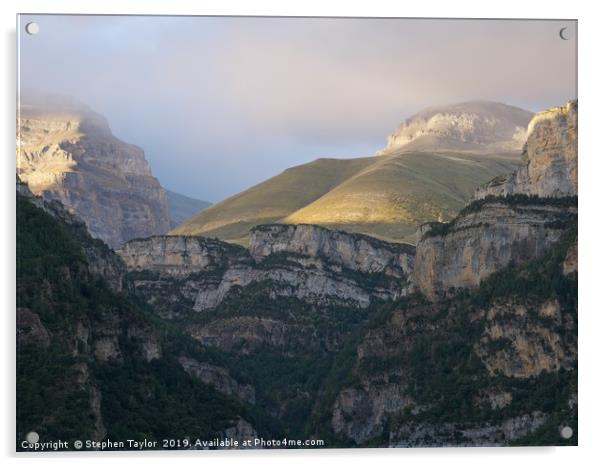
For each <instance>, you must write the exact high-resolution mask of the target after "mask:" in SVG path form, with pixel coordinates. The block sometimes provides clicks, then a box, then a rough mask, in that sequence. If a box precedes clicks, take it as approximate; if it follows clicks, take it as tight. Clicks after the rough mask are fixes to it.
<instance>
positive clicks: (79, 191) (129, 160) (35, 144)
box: [17, 96, 170, 248]
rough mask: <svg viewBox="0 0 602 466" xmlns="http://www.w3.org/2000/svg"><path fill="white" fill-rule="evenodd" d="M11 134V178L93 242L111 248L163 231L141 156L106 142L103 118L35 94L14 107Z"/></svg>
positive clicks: (157, 191) (162, 203)
mask: <svg viewBox="0 0 602 466" xmlns="http://www.w3.org/2000/svg"><path fill="white" fill-rule="evenodd" d="M17 128H18V135H17V174H18V175H19V176H20V177H21V179H22V180H23V181H24V182H26V183H27V184H28V185H29V188H30V189H31V191H32V192H33V193H34V194H39V195H42V196H43V197H44V198H45V199H48V200H51V199H54V200H58V201H60V202H61V203H62V204H63V205H64V206H65V207H66V208H67V209H68V210H69V211H70V212H72V213H75V214H76V215H77V216H78V217H79V218H81V219H82V220H83V221H84V222H85V223H86V226H87V227H88V229H89V231H90V233H91V234H92V236H94V237H96V238H100V239H102V240H103V241H105V242H106V243H107V244H109V245H110V246H111V247H113V248H116V247H119V246H120V245H121V244H123V243H124V242H125V241H127V240H129V239H131V238H138V237H146V236H150V235H153V234H161V233H165V232H167V231H168V230H169V228H170V220H169V213H168V206H167V200H166V196H165V191H164V190H163V188H162V187H161V185H160V184H159V181H157V179H156V178H154V177H153V176H152V174H151V171H150V168H149V165H148V163H147V161H146V160H145V158H144V152H143V151H142V149H140V148H139V147H137V146H134V145H131V144H127V143H125V142H123V141H121V140H119V139H117V138H116V137H115V136H113V134H112V133H111V130H110V128H109V125H108V123H107V121H106V119H105V118H104V117H103V116H101V115H99V114H98V113H96V112H94V111H92V110H91V109H89V108H88V107H86V106H85V105H83V104H81V103H79V102H77V101H74V100H72V99H68V98H65V97H55V96H35V97H33V98H32V99H31V100H24V101H23V102H21V104H20V106H19V115H18V122H17Z"/></svg>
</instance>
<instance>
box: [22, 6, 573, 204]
mask: <svg viewBox="0 0 602 466" xmlns="http://www.w3.org/2000/svg"><path fill="white" fill-rule="evenodd" d="M35 19H36V20H37V21H38V22H39V23H40V25H41V31H40V34H38V35H37V36H27V35H22V36H21V42H20V75H21V84H22V87H23V92H27V89H34V88H36V89H41V90H45V91H51V92H59V93H64V94H70V95H73V96H75V97H76V98H78V99H80V100H82V101H84V102H86V103H87V104H89V105H90V106H91V107H93V108H94V109H96V110H97V111H99V112H100V113H103V114H104V115H105V116H106V117H107V118H108V120H109V121H110V123H111V126H112V128H113V130H114V132H115V133H116V134H117V135H118V136H119V137H121V138H123V139H124V140H126V141H128V142H132V143H135V144H138V145H140V146H141V147H143V148H144V149H145V151H146V153H147V158H148V159H149V161H150V162H151V166H152V167H153V172H154V173H155V174H156V175H157V176H158V177H159V179H160V180H161V181H162V183H163V184H165V185H166V186H167V187H169V188H170V189H173V190H176V191H177V190H180V191H181V192H184V193H186V194H189V195H195V196H198V197H201V198H207V199H209V200H217V199H219V198H221V197H224V196H225V195H228V194H232V193H234V192H236V191H238V190H240V189H242V188H244V187H246V186H249V185H251V184H253V183H255V182H257V181H259V180H261V179H265V178H266V177H268V176H271V175H274V174H276V173H277V172H278V171H280V170H282V169H284V168H286V167H287V166H290V165H293V164H299V163H303V162H306V161H309V160H313V159H314V158H316V157H321V156H328V155H330V156H338V157H343V156H358V155H370V154H371V153H372V151H374V150H376V149H377V148H378V147H379V146H380V145H382V144H384V140H385V137H386V135H387V133H389V132H390V131H392V130H393V129H394V127H395V126H397V125H398V124H399V122H400V121H401V120H403V119H405V118H407V117H408V116H410V115H411V114H412V113H414V112H416V111H418V110H420V109H422V108H424V107H426V106H431V105H438V104H446V103H454V102H459V101H463V100H471V99H489V100H497V101H502V102H506V103H510V104H514V105H518V106H523V107H525V108H528V109H530V110H539V109H541V108H545V107H548V106H550V105H555V104H558V103H561V102H563V101H565V100H566V99H568V98H572V97H575V95H574V93H575V89H576V81H575V75H576V73H575V59H576V56H575V47H574V42H573V41H561V40H559V37H558V30H559V29H560V27H563V26H566V25H567V22H559V21H491V20H490V21H467V20H401V19H395V20H383V19H325V18H314V19H308V18H210V17H185V18H184V17H119V16H103V17H98V16H96V17H90V16H52V15H50V16H42V17H37V18H35ZM30 20H31V18H27V17H26V18H23V22H28V21H30ZM570 27H574V25H570Z"/></svg>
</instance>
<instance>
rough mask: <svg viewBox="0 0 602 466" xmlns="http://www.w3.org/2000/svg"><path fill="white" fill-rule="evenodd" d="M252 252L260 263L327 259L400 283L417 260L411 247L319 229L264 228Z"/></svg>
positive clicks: (253, 242) (254, 236) (254, 238)
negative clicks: (276, 257) (280, 257)
mask: <svg viewBox="0 0 602 466" xmlns="http://www.w3.org/2000/svg"><path fill="white" fill-rule="evenodd" d="M249 251H250V253H251V255H252V256H253V258H255V260H257V261H258V262H260V261H261V260H263V259H264V258H266V257H268V256H270V255H272V254H277V253H285V254H298V255H301V256H308V257H325V258H328V261H329V262H330V263H331V264H333V265H337V266H340V267H344V268H347V269H350V270H355V271H357V272H361V273H386V274H388V275H390V276H395V277H398V278H400V279H401V278H403V277H404V276H405V275H406V274H407V273H408V271H409V270H410V269H411V268H412V259H413V254H412V253H413V248H412V247H411V246H406V245H402V244H393V243H387V242H385V241H380V240H377V239H374V238H372V237H369V236H364V235H350V234H347V233H344V232H339V231H332V230H327V229H325V228H322V227H319V226H315V225H276V224H275V225H260V226H258V227H255V228H254V229H253V230H252V232H251V240H250V245H249Z"/></svg>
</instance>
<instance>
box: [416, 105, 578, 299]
mask: <svg viewBox="0 0 602 466" xmlns="http://www.w3.org/2000/svg"><path fill="white" fill-rule="evenodd" d="M528 133H529V136H528V140H527V142H526V144H525V148H524V153H523V156H524V161H523V165H522V166H521V167H520V168H519V169H518V171H517V172H515V173H514V174H512V175H510V176H508V177H504V178H503V179H495V180H493V181H492V182H490V183H489V184H488V185H486V186H484V187H482V188H479V190H477V192H476V194H475V197H476V199H477V200H476V201H475V202H473V203H472V204H470V205H469V206H468V207H467V208H466V209H464V210H463V211H462V212H460V214H459V215H458V217H457V218H456V219H454V220H453V221H452V222H450V223H447V224H440V223H439V224H427V225H423V226H422V227H421V228H420V229H419V231H418V233H417V246H416V261H415V269H414V284H415V286H416V287H417V289H418V290H420V291H422V292H423V293H424V294H425V295H426V296H427V297H429V298H430V299H435V298H436V297H438V296H441V295H442V294H444V293H445V292H446V291H447V290H448V289H450V288H471V287H475V286H477V285H478V284H479V283H480V282H481V281H482V280H483V279H484V278H486V277H488V276H489V275H491V274H492V273H494V272H496V271H498V270H500V269H502V268H504V267H506V266H507V265H509V264H511V263H513V264H520V263H522V262H525V261H528V260H531V259H535V258H538V257H541V256H542V255H543V254H544V253H545V252H546V251H547V250H548V249H549V248H550V246H551V245H552V244H554V243H555V242H557V241H558V240H559V239H560V237H561V236H562V234H563V232H564V231H565V230H566V228H567V225H569V224H573V223H574V220H575V219H576V216H577V200H576V195H577V102H575V101H570V102H568V103H567V104H566V105H564V106H562V107H554V108H552V109H550V110H546V111H544V112H541V113H538V114H537V115H536V116H535V117H534V118H533V120H532V121H531V123H530V124H529V131H528ZM569 268H570V267H569Z"/></svg>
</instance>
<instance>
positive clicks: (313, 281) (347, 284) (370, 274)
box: [120, 225, 414, 318]
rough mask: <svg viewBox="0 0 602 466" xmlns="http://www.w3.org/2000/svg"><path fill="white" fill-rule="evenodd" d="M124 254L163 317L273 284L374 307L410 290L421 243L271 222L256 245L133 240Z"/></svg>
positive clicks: (274, 291)
mask: <svg viewBox="0 0 602 466" xmlns="http://www.w3.org/2000/svg"><path fill="white" fill-rule="evenodd" d="M120 255H121V257H122V259H123V260H124V262H125V263H126V265H127V267H128V270H129V272H130V278H131V280H132V281H133V283H134V286H135V287H136V289H137V290H138V291H139V292H140V293H141V294H142V295H143V296H144V297H145V299H146V300H147V301H148V302H149V303H151V304H154V305H155V307H156V308H158V309H161V310H162V312H163V317H167V318H169V317H173V316H174V315H176V314H177V313H178V312H181V311H185V310H195V311H204V310H206V309H212V308H215V307H216V306H218V305H219V304H220V303H221V302H222V301H223V300H224V299H225V298H226V297H227V296H228V295H229V294H230V293H231V292H234V291H235V290H237V289H239V288H245V287H248V286H251V285H254V284H261V283H270V287H269V292H270V296H271V297H295V298H298V299H300V300H302V301H305V302H309V303H314V304H337V305H347V306H359V307H367V306H368V305H369V304H370V303H371V302H373V301H374V300H379V299H380V300H389V299H395V298H397V297H400V296H403V295H405V294H406V293H407V292H408V291H409V289H410V283H409V274H410V272H411V269H412V264H413V256H414V247H413V246H409V245H401V244H390V243H386V242H384V241H379V240H376V239H373V238H370V237H367V236H364V235H356V234H349V233H343V232H336V231H331V230H328V229H325V228H321V227H315V226H311V225H265V226H259V227H257V228H256V229H254V230H253V231H252V234H251V243H250V247H249V250H246V249H244V248H242V247H240V246H234V245H231V244H228V243H224V242H222V241H219V240H215V239H209V238H202V237H186V236H159V237H153V238H148V239H143V240H132V241H130V242H128V243H126V244H125V245H124V247H123V248H122V249H121V251H120Z"/></svg>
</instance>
